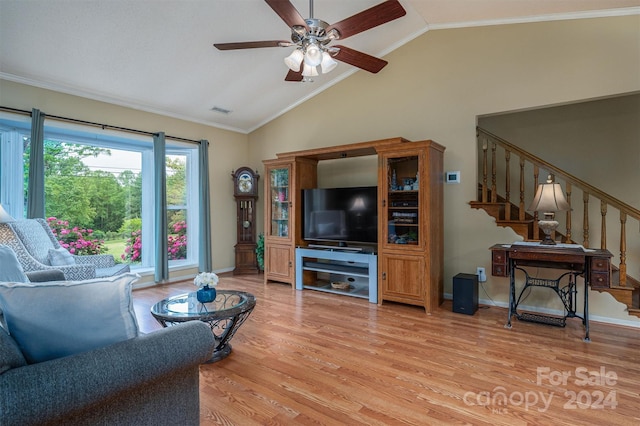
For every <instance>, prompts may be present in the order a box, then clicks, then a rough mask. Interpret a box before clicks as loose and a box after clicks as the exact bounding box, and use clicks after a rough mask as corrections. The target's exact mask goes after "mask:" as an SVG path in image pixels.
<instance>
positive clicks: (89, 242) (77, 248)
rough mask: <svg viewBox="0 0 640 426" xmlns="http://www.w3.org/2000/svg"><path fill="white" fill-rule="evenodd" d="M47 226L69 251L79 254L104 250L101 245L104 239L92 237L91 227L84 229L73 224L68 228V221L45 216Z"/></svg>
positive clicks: (97, 252) (98, 252) (102, 251)
mask: <svg viewBox="0 0 640 426" xmlns="http://www.w3.org/2000/svg"><path fill="white" fill-rule="evenodd" d="M47 223H48V224H49V228H51V231H53V235H54V236H55V237H56V239H57V240H58V242H59V243H60V245H61V246H62V247H64V248H65V249H67V250H69V253H71V254H76V255H79V256H83V255H88V254H101V253H104V252H105V251H106V248H105V247H103V244H104V240H101V239H98V238H93V235H92V234H93V229H84V228H78V227H77V226H74V227H73V228H69V222H68V221H66V220H58V219H57V218H55V217H50V218H47Z"/></svg>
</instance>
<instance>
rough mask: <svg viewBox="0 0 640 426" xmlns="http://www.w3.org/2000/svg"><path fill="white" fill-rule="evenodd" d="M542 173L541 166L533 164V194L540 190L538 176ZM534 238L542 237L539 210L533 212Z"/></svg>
mask: <svg viewBox="0 0 640 426" xmlns="http://www.w3.org/2000/svg"><path fill="white" fill-rule="evenodd" d="M539 175H540V168H539V167H538V165H537V164H534V165H533V196H534V197H535V196H536V191H537V190H538V176H539ZM533 239H534V240H539V239H540V228H538V212H533Z"/></svg>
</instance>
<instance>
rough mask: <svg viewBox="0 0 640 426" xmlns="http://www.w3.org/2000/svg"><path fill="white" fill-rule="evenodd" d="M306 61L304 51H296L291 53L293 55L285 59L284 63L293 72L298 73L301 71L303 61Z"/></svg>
mask: <svg viewBox="0 0 640 426" xmlns="http://www.w3.org/2000/svg"><path fill="white" fill-rule="evenodd" d="M303 59H304V54H303V53H302V50H300V49H296V50H294V51H293V52H291V55H289V56H287V57H286V58H284V63H285V64H286V65H287V67H289V69H290V70H291V71H295V72H298V71H300V64H302V60H303Z"/></svg>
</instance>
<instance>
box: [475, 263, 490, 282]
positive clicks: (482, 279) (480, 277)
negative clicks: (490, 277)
mask: <svg viewBox="0 0 640 426" xmlns="http://www.w3.org/2000/svg"><path fill="white" fill-rule="evenodd" d="M476 275H477V276H478V281H479V282H481V283H483V282H485V281H487V274H486V272H485V270H484V268H483V267H482V266H478V267H477V268H476Z"/></svg>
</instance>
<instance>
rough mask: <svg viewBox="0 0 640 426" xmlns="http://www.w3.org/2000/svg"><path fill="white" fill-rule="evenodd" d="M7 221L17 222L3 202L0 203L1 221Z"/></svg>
mask: <svg viewBox="0 0 640 426" xmlns="http://www.w3.org/2000/svg"><path fill="white" fill-rule="evenodd" d="M7 222H15V219H14V218H13V217H11V215H10V214H9V213H7V211H6V210H5V209H4V207H2V204H0V223H7Z"/></svg>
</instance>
